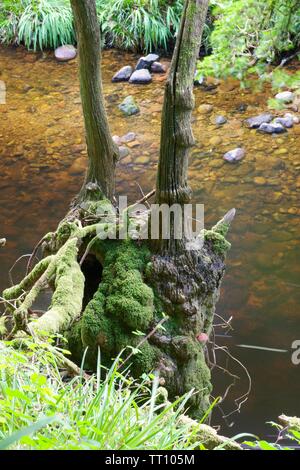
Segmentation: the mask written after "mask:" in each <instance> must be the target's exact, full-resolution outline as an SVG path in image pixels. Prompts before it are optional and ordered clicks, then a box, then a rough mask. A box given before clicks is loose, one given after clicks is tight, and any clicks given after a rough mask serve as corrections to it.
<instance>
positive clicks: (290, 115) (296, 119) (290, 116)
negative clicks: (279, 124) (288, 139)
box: [284, 113, 300, 124]
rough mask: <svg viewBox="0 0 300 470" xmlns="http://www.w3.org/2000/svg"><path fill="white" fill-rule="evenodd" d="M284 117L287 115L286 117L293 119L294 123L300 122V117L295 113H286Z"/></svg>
mask: <svg viewBox="0 0 300 470" xmlns="http://www.w3.org/2000/svg"><path fill="white" fill-rule="evenodd" d="M284 117H285V118H287V117H289V118H291V119H293V123H294V124H299V122H300V119H299V117H298V116H296V115H295V114H292V113H286V114H285V115H284Z"/></svg>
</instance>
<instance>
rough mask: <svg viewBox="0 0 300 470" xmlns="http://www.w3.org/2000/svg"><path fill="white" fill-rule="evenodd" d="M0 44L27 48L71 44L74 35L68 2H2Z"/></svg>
mask: <svg viewBox="0 0 300 470" xmlns="http://www.w3.org/2000/svg"><path fill="white" fill-rule="evenodd" d="M0 41H1V42H3V43H16V44H24V45H25V46H26V47H27V48H28V49H33V50H35V51H36V50H37V49H41V50H42V49H45V48H51V49H55V48H56V47H58V46H60V45H61V44H73V43H74V42H75V33H74V26H73V16H72V11H71V7H70V3H69V1H67V0H58V1H54V0H18V1H17V2H15V1H11V0H4V1H3V3H2V5H1V7H0Z"/></svg>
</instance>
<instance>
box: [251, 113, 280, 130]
mask: <svg viewBox="0 0 300 470" xmlns="http://www.w3.org/2000/svg"><path fill="white" fill-rule="evenodd" d="M272 119H273V115H272V114H270V113H265V114H259V116H254V117H250V118H248V119H246V120H245V123H246V124H247V126H248V127H250V128H251V129H257V128H258V127H259V126H261V124H264V123H269V122H271V121H272Z"/></svg>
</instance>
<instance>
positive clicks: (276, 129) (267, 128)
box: [258, 122, 286, 134]
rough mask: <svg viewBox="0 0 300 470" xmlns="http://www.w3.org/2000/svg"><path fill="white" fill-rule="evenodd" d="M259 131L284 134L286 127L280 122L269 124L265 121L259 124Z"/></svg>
mask: <svg viewBox="0 0 300 470" xmlns="http://www.w3.org/2000/svg"><path fill="white" fill-rule="evenodd" d="M258 131H259V132H263V133H264V134H282V133H283V132H286V128H285V127H283V126H282V125H281V124H279V123H271V124H267V123H265V122H264V123H263V124H261V125H260V126H259V128H258Z"/></svg>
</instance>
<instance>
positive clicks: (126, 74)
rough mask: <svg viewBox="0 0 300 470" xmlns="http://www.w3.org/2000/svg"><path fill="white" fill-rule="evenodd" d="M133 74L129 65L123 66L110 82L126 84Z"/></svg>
mask: <svg viewBox="0 0 300 470" xmlns="http://www.w3.org/2000/svg"><path fill="white" fill-rule="evenodd" d="M132 72H133V68H132V67H131V65H125V67H122V68H121V69H120V70H118V72H117V73H115V75H114V76H113V78H112V80H111V81H112V82H128V80H129V79H130V77H131V75H132Z"/></svg>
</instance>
